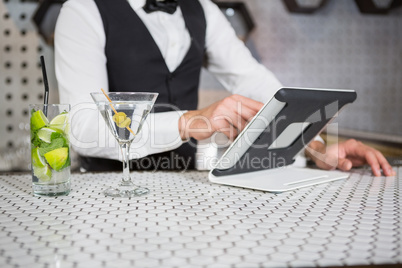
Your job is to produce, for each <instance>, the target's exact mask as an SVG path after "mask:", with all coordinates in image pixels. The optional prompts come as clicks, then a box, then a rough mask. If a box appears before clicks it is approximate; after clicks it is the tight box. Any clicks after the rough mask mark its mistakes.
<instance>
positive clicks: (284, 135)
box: [211, 88, 356, 177]
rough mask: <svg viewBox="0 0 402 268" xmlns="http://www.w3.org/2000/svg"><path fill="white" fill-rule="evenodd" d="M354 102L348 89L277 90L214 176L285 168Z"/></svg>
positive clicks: (243, 132)
mask: <svg viewBox="0 0 402 268" xmlns="http://www.w3.org/2000/svg"><path fill="white" fill-rule="evenodd" d="M355 99H356V92H355V91H354V90H349V89H316V88H281V89H279V90H278V91H277V92H276V94H275V95H274V97H273V98H272V99H271V100H270V101H269V102H267V103H266V104H265V105H264V106H263V108H261V110H260V111H259V112H258V113H257V114H256V115H255V116H254V118H253V119H252V120H251V121H250V123H249V124H248V125H247V126H246V127H245V129H244V130H243V131H242V132H241V133H240V134H239V135H238V136H237V138H236V140H235V141H234V142H233V143H232V144H231V145H230V147H229V148H228V149H227V150H226V152H225V153H224V154H223V155H222V157H221V158H220V159H219V160H218V162H217V164H216V166H215V167H214V168H213V170H212V171H211V175H213V176H214V177H219V176H228V175H235V174H241V173H247V172H256V171H261V170H266V169H273V168H278V167H285V166H288V165H290V164H292V163H293V162H294V159H295V157H296V156H297V154H298V153H299V152H300V151H301V150H303V149H304V147H305V146H306V145H308V144H309V143H310V141H312V140H313V139H314V138H315V137H316V136H317V135H318V134H319V133H320V132H321V131H322V130H323V129H324V128H325V126H326V125H327V124H328V123H329V122H330V121H331V120H333V119H334V118H335V117H336V115H337V114H338V112H339V111H340V110H341V109H342V108H343V107H345V105H346V104H348V103H352V102H353V101H354V100H355Z"/></svg>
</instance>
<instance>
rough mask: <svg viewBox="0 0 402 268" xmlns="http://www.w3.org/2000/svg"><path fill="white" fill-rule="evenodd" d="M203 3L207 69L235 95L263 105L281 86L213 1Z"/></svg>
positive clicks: (203, 0) (204, 0) (205, 0)
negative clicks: (254, 55) (253, 54)
mask: <svg viewBox="0 0 402 268" xmlns="http://www.w3.org/2000/svg"><path fill="white" fill-rule="evenodd" d="M200 3H201V4H202V6H203V8H204V13H205V16H206V21H207V31H206V53H207V70H208V71H209V72H211V73H212V74H213V75H214V76H215V77H216V78H217V80H218V81H219V82H220V83H221V84H222V85H223V86H224V87H225V88H226V89H227V90H229V91H231V92H232V93H234V94H240V95H243V96H245V97H249V98H252V99H255V100H259V101H262V102H266V101H268V100H270V99H271V98H272V97H273V96H274V94H275V92H276V91H277V90H278V89H279V88H280V87H282V85H281V83H280V82H279V81H278V79H277V78H276V77H275V76H274V75H273V74H272V72H271V71H269V70H268V69H267V68H266V67H265V66H263V65H262V64H260V63H258V62H257V60H255V59H254V57H253V56H252V55H251V53H250V51H249V50H248V48H247V47H246V46H245V45H244V42H243V41H241V40H240V39H239V38H238V37H237V36H236V33H235V31H234V29H233V28H232V26H231V25H230V23H229V21H228V20H227V19H226V17H225V16H224V14H223V13H222V12H221V11H220V9H219V7H218V6H217V5H216V4H214V3H212V2H211V1H210V0H200Z"/></svg>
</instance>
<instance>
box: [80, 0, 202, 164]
mask: <svg viewBox="0 0 402 268" xmlns="http://www.w3.org/2000/svg"><path fill="white" fill-rule="evenodd" d="M178 2H179V5H180V8H181V11H182V13H183V17H184V21H185V24H186V27H187V30H188V31H189V34H190V37H191V45H190V48H189V50H188V51H187V54H186V56H185V57H184V59H183V61H182V62H181V64H180V65H179V66H178V67H177V68H176V70H174V71H173V72H170V71H169V69H168V68H167V66H166V63H165V60H164V59H163V56H162V54H161V52H160V50H159V48H158V46H157V44H156V43H155V41H154V39H153V38H152V36H151V34H150V33H149V31H148V29H147V28H146V26H145V25H144V23H143V22H142V21H141V19H140V18H139V17H138V15H137V14H136V13H135V11H134V10H133V9H132V8H131V6H130V4H129V3H128V2H127V0H95V3H96V5H97V6H98V9H99V12H100V14H101V17H102V21H103V26H104V29H105V35H106V46H105V54H106V58H107V71H108V78H109V91H115V92H136V91H137V92H144V91H145V92H157V93H159V96H158V99H157V100H156V103H155V106H154V111H155V112H164V111H171V110H175V109H177V110H194V109H196V108H197V104H198V85H199V77H200V71H201V67H202V63H203V60H204V54H205V32H206V21H205V15H204V11H203V8H202V6H201V4H200V3H199V1H198V0H179V1H178ZM195 152H196V142H195V140H191V142H190V143H187V144H183V145H182V146H181V147H179V148H178V149H176V150H174V151H172V152H166V153H161V154H156V155H152V156H149V157H146V158H143V159H138V160H134V161H131V163H130V165H131V168H132V169H149V170H153V169H175V170H177V169H186V168H190V169H193V168H194V167H195ZM189 160H190V161H189ZM167 161H168V162H169V163H168V164H166V163H167ZM81 167H83V168H84V169H86V170H88V171H107V170H120V169H121V163H120V162H118V161H114V160H107V159H99V158H91V157H81Z"/></svg>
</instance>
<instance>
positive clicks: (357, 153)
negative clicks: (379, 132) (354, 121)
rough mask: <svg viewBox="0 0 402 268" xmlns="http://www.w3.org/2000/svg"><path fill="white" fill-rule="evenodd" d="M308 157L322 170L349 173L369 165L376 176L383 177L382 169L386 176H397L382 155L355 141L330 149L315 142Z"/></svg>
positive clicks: (334, 145)
mask: <svg viewBox="0 0 402 268" xmlns="http://www.w3.org/2000/svg"><path fill="white" fill-rule="evenodd" d="M306 155H307V156H309V157H310V158H311V159H312V160H313V161H314V162H315V163H316V165H317V166H318V167H319V168H322V169H327V170H329V169H335V168H338V169H340V170H344V171H347V170H350V169H351V168H352V167H357V166H361V165H364V164H369V165H370V166H371V170H372V171H373V174H374V176H377V177H378V176H381V169H382V170H383V173H384V175H385V176H395V175H396V172H395V171H394V170H393V169H392V167H391V165H390V164H389V163H388V161H387V160H386V159H385V157H384V156H383V155H382V153H380V152H379V151H377V150H376V149H374V148H371V147H369V146H367V145H364V144H363V143H361V142H359V141H356V140H354V139H350V140H347V141H345V142H340V143H337V144H333V145H330V146H328V147H326V146H325V145H324V144H323V143H321V142H319V141H313V142H311V143H310V144H309V145H308V147H307V148H306Z"/></svg>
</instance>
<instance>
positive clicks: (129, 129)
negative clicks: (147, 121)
mask: <svg viewBox="0 0 402 268" xmlns="http://www.w3.org/2000/svg"><path fill="white" fill-rule="evenodd" d="M101 90H102V92H103V94H104V95H105V97H106V98H107V99H108V100H109V102H110V103H109V105H110V107H112V109H113V112H114V113H115V114H117V111H116V109H115V108H114V107H113V105H112V100H111V99H110V98H109V96H108V95H107V94H106V92H105V91H104V90H103V88H101ZM126 128H127V130H128V131H130V132H131V133H133V135H134V136H135V133H134V131H133V130H132V129H131V128H130V127H129V126H126Z"/></svg>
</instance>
